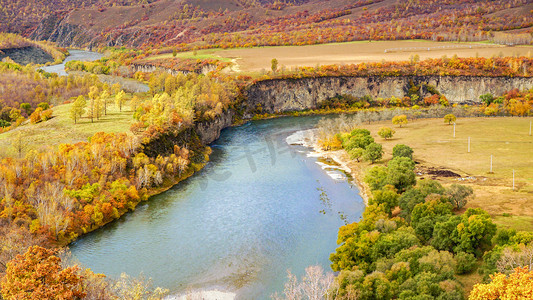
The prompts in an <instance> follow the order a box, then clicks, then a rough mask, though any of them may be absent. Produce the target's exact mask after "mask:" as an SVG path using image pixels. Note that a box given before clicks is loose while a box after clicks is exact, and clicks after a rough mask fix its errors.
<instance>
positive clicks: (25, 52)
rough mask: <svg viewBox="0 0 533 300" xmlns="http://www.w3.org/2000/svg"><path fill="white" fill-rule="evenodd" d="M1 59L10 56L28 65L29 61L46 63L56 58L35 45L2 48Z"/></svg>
mask: <svg viewBox="0 0 533 300" xmlns="http://www.w3.org/2000/svg"><path fill="white" fill-rule="evenodd" d="M0 50H1V51H0V61H1V60H2V59H4V58H5V57H9V58H11V59H12V60H14V61H15V62H16V63H18V64H21V65H26V64H29V63H34V64H45V63H47V62H53V61H54V58H53V57H52V55H50V54H49V53H48V52H46V51H44V50H43V49H41V48H39V47H35V46H27V47H21V48H10V49H0Z"/></svg>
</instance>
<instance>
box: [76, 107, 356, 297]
mask: <svg viewBox="0 0 533 300" xmlns="http://www.w3.org/2000/svg"><path fill="white" fill-rule="evenodd" d="M318 120H319V118H318V117H300V118H278V119H272V120H263V121H253V122H250V123H247V124H245V125H243V126H239V127H233V128H228V129H225V130H224V131H223V132H222V135H221V137H220V139H218V140H217V141H216V142H214V143H213V144H212V145H211V147H212V148H213V153H212V155H211V161H210V162H209V164H208V165H207V166H206V167H205V168H204V169H203V170H201V171H200V172H198V173H197V174H195V175H193V176H192V177H191V178H189V179H187V180H185V181H183V182H181V183H180V184H178V185H176V186H175V187H173V188H172V189H170V190H169V191H167V192H165V193H162V194H160V195H157V196H154V197H152V198H151V199H150V200H149V201H147V202H145V203H143V204H141V205H139V206H138V208H137V209H136V210H135V212H132V213H129V214H127V215H126V216H124V217H123V218H121V219H120V220H118V221H116V222H114V223H112V224H109V225H107V226H105V227H104V228H102V229H100V230H97V231H95V232H93V233H90V234H88V235H86V236H84V237H82V238H80V239H79V240H77V241H76V242H74V243H73V244H72V245H71V251H72V253H73V256H74V257H75V258H77V259H78V260H79V262H80V263H81V264H82V265H84V266H85V267H90V268H91V269H92V270H93V271H95V272H98V273H104V274H106V275H109V276H118V275H120V274H121V273H123V272H125V273H127V274H129V275H133V276H136V275H139V274H140V273H142V274H143V275H144V276H145V277H150V278H152V282H153V284H154V285H155V286H161V287H164V288H167V289H169V290H170V291H171V293H172V294H180V293H184V292H186V291H190V290H212V289H218V290H223V291H229V292H233V293H236V298H237V299H269V298H270V296H271V294H273V293H274V292H281V291H282V290H283V285H284V283H285V281H286V275H287V270H288V269H290V270H291V272H292V273H293V274H296V275H297V276H298V277H300V276H301V275H303V273H304V270H305V268H306V267H307V266H310V265H322V266H323V267H324V269H325V270H327V271H330V270H331V269H330V267H329V265H330V262H329V255H330V253H332V252H334V251H335V248H336V247H337V245H336V239H337V232H338V228H339V227H340V226H342V225H343V224H344V223H345V222H353V221H356V220H358V219H359V218H360V217H361V214H362V212H363V210H364V203H363V200H362V199H361V197H360V196H359V191H358V190H357V187H356V186H354V185H352V184H351V183H349V182H348V180H347V179H346V177H345V176H344V175H343V176H342V177H341V178H340V180H339V178H334V177H335V176H330V175H328V173H327V172H325V171H324V169H323V165H321V164H320V163H318V162H317V160H318V158H317V157H314V156H312V155H309V154H310V149H308V148H304V147H302V146H295V145H289V144H287V143H286V141H285V139H286V138H287V136H289V135H290V134H292V133H294V132H296V131H299V130H302V129H308V128H312V127H313V126H314V125H315V124H316V122H318ZM330 171H331V170H330ZM334 172H335V171H334ZM330 173H331V172H330ZM337 173H338V174H337V177H339V176H338V175H339V174H343V173H342V172H340V171H337ZM343 216H345V217H343Z"/></svg>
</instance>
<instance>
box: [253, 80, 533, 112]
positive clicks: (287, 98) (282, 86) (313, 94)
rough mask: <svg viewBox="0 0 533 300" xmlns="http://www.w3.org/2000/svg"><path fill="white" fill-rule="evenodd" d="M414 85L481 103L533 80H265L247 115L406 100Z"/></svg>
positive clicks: (255, 91) (525, 86)
mask: <svg viewBox="0 0 533 300" xmlns="http://www.w3.org/2000/svg"><path fill="white" fill-rule="evenodd" d="M412 85H417V86H422V88H421V95H425V94H426V93H427V86H428V85H429V86H431V87H434V88H435V89H436V90H437V91H439V92H440V93H441V94H442V95H444V96H446V98H447V99H448V100H449V101H450V102H451V103H472V102H479V101H480V100H479V96H480V95H483V94H486V93H491V94H493V95H501V94H502V93H504V92H506V91H509V90H511V89H514V88H518V89H520V90H523V89H530V88H532V87H533V78H522V77H514V78H508V77H473V76H472V77H471V76H455V77H454V76H404V77H318V78H302V79H283V80H278V79H275V80H265V81H260V82H258V83H256V84H254V85H252V86H250V87H249V88H248V90H247V92H246V94H247V98H248V99H247V104H246V114H247V116H250V115H251V114H252V113H254V112H256V111H257V109H258V108H259V107H261V109H262V112H264V113H265V112H268V113H274V112H284V111H297V110H304V109H313V108H317V107H318V105H319V104H320V102H322V101H324V100H327V99H328V98H332V97H335V96H336V95H341V94H348V95H352V96H355V97H363V96H365V95H370V96H372V97H373V98H377V97H382V98H390V97H392V96H395V97H399V98H400V97H403V96H406V95H407V94H408V91H409V88H410V87H411V86H412Z"/></svg>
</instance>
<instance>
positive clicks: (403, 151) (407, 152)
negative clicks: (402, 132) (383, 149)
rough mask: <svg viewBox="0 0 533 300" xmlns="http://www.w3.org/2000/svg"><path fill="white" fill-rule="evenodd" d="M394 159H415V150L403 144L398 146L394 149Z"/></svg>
mask: <svg viewBox="0 0 533 300" xmlns="http://www.w3.org/2000/svg"><path fill="white" fill-rule="evenodd" d="M392 157H407V158H409V159H413V149H411V147H409V146H406V145H403V144H397V145H396V146H394V148H392Z"/></svg>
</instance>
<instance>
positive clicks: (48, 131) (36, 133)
mask: <svg viewBox="0 0 533 300" xmlns="http://www.w3.org/2000/svg"><path fill="white" fill-rule="evenodd" d="M71 106H72V104H71V103H70V104H62V105H58V106H55V107H53V108H52V109H53V111H54V113H53V117H52V118H51V119H50V120H48V121H46V122H40V123H37V124H30V123H29V122H26V123H24V124H23V125H21V126H19V127H18V128H15V129H13V130H11V131H8V132H6V133H2V134H0V156H2V157H3V156H10V157H15V156H16V155H17V152H16V151H15V148H14V147H13V146H12V141H14V140H15V139H17V138H18V135H19V134H20V135H21V137H22V142H23V144H24V146H25V147H24V150H25V152H27V151H29V150H44V149H47V148H48V147H56V146H58V145H60V144H64V143H77V142H84V141H87V139H88V138H89V137H91V136H93V135H94V134H95V133H97V132H102V131H103V132H130V131H129V129H130V126H131V124H133V123H134V121H135V120H134V119H133V112H132V111H131V110H130V108H129V106H128V105H127V104H126V105H124V106H123V107H122V112H121V111H119V109H118V107H115V105H114V104H108V107H107V115H103V116H102V117H101V118H100V119H99V120H96V119H94V122H93V123H91V120H90V118H88V117H82V118H81V120H78V122H77V124H74V120H72V119H71V118H70V107H71Z"/></svg>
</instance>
